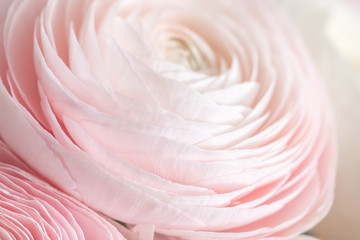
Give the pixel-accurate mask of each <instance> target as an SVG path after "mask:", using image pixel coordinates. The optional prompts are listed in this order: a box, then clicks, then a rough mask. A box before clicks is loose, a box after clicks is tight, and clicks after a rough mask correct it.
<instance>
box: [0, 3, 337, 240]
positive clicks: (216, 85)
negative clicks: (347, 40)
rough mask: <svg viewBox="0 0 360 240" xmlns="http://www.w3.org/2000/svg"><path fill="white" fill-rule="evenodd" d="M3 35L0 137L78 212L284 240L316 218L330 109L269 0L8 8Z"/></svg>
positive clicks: (205, 234)
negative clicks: (82, 208)
mask: <svg viewBox="0 0 360 240" xmlns="http://www.w3.org/2000/svg"><path fill="white" fill-rule="evenodd" d="M5 12H6V11H5ZM2 39H4V42H3V46H4V48H3V49H2V50H1V51H3V52H4V56H2V57H1V59H4V64H3V65H2V66H1V69H2V72H1V77H2V79H3V85H1V87H0V102H1V105H2V111H3V112H6V115H4V116H1V118H0V135H1V137H2V138H3V139H4V141H5V142H6V144H8V146H9V147H10V148H11V149H12V150H13V151H15V152H16V153H17V154H18V155H19V156H21V157H22V158H23V159H24V161H25V162H26V164H28V165H29V166H31V168H32V169H34V171H36V172H37V173H39V174H40V175H41V176H42V177H44V178H45V179H47V180H48V181H49V182H51V183H52V184H54V185H55V186H57V187H59V188H60V189H62V190H63V191H64V192H66V193H68V194H70V195H72V196H74V197H76V198H78V199H81V200H82V201H83V202H85V203H86V204H87V205H89V206H90V207H92V208H94V209H96V210H98V211H100V212H103V213H104V214H106V215H108V216H110V217H112V218H114V219H118V220H121V221H124V222H127V223H130V224H139V223H140V224H144V225H141V226H147V225H148V226H153V227H154V228H155V232H157V233H161V234H164V235H168V236H174V237H180V238H184V239H259V238H266V239H275V238H276V239H289V238H290V237H295V236H296V235H298V234H300V233H301V232H303V231H305V230H307V229H309V228H310V227H312V226H313V225H314V224H316V223H317V222H319V221H320V220H321V219H322V218H323V217H324V216H325V214H326V213H327V212H328V210H329V208H330V206H331V202H332V195H333V185H334V172H335V152H336V149H335V140H334V129H333V122H332V116H331V113H330V110H329V102H328V99H327V97H326V94H325V91H324V88H323V84H322V81H321V79H320V78H319V77H318V75H317V72H316V70H315V68H314V66H313V63H312V61H311V59H310V58H309V56H308V54H307V51H306V49H305V48H304V46H303V43H302V41H301V40H300V38H299V36H298V35H297V34H296V33H295V32H294V30H293V26H292V25H291V24H290V23H289V20H288V19H287V18H286V17H284V16H283V15H282V13H281V11H279V10H278V9H277V8H276V7H274V6H273V5H271V4H269V3H268V2H264V1H235V0H229V1H220V0H215V1H205V0H195V1H190V0H185V1H181V2H180V1H175V0H174V1H165V0H151V1H142V0H129V1H126V0H124V1H115V0H93V1H90V0H89V1H87V0H49V1H43V0H33V1H23V0H18V1H14V2H13V4H12V5H11V7H10V8H9V9H8V10H7V17H6V21H5V23H4V30H3V32H2Z"/></svg>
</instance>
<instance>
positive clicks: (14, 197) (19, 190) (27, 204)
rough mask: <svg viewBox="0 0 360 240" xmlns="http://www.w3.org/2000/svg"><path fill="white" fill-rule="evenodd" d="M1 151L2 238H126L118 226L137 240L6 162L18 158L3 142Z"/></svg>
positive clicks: (0, 225)
mask: <svg viewBox="0 0 360 240" xmlns="http://www.w3.org/2000/svg"><path fill="white" fill-rule="evenodd" d="M0 150H1V155H0V156H1V157H0V238H1V239H4V240H5V239H72V240H77V239H125V238H124V237H123V236H122V235H121V233H120V232H119V231H118V229H119V230H121V231H122V232H124V233H126V234H128V235H129V236H132V238H131V239H134V240H135V239H138V238H135V235H134V234H131V233H129V231H128V230H126V229H125V228H123V227H122V226H120V225H118V224H115V223H113V224H114V225H115V226H117V228H118V229H117V228H116V227H115V226H114V225H113V224H111V223H110V222H109V221H107V220H106V219H105V218H103V217H101V216H100V215H98V214H97V213H95V212H94V211H92V210H90V209H89V208H88V207H86V206H85V205H84V204H82V203H80V202H79V201H77V200H75V199H72V198H69V197H68V196H65V195H64V194H63V193H61V192H59V191H57V190H56V189H54V188H52V187H51V186H49V185H48V184H46V183H45V182H43V181H41V180H39V179H38V178H36V177H35V176H34V175H31V174H29V173H28V172H25V171H23V170H22V169H20V168H18V167H15V166H14V165H10V164H9V163H6V162H11V163H14V162H20V161H19V160H18V159H17V158H16V157H15V156H14V155H13V154H12V153H11V152H10V151H9V149H7V148H6V147H5V146H4V145H3V144H1V145H0ZM128 239H130V238H128Z"/></svg>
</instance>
